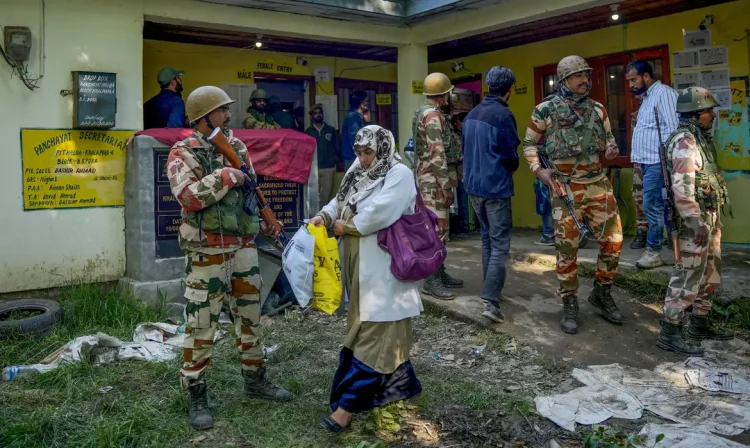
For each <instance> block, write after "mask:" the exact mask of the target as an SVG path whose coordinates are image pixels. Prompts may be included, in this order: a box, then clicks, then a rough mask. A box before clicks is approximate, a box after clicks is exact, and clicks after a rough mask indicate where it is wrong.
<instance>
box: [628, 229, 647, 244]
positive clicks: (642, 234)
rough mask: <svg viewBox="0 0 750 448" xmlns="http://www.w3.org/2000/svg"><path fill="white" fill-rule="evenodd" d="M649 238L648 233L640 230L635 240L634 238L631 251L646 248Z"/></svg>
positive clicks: (636, 233)
mask: <svg viewBox="0 0 750 448" xmlns="http://www.w3.org/2000/svg"><path fill="white" fill-rule="evenodd" d="M647 237H648V231H647V230H643V229H638V230H637V231H636V232H635V238H633V242H632V243H630V248H631V249H643V248H644V247H646V238H647Z"/></svg>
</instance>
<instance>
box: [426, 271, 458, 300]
mask: <svg viewBox="0 0 750 448" xmlns="http://www.w3.org/2000/svg"><path fill="white" fill-rule="evenodd" d="M422 294H427V295H429V296H432V297H434V298H436V299H440V300H452V299H455V298H456V296H455V295H454V294H453V293H452V292H450V291H448V290H447V289H446V288H445V285H444V284H443V281H442V280H441V279H440V271H438V272H437V273H436V274H433V275H431V276H429V277H427V279H426V280H425V281H424V285H423V286H422Z"/></svg>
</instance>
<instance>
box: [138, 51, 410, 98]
mask: <svg viewBox="0 0 750 448" xmlns="http://www.w3.org/2000/svg"><path fill="white" fill-rule="evenodd" d="M331 45H334V44H331ZM298 56H301V57H303V58H304V59H305V60H307V62H308V64H307V66H301V65H297V57H298ZM261 61H273V62H274V63H275V64H276V65H284V66H287V67H291V68H292V72H291V73H289V74H292V75H300V76H314V74H315V67H316V66H328V67H333V74H334V77H335V78H350V79H362V80H371V81H384V82H394V83H395V82H396V80H397V76H396V64H389V63H383V62H377V61H364V60H356V59H344V58H331V57H321V56H309V55H302V54H292V53H277V52H272V51H266V50H255V49H253V50H242V51H240V50H239V49H237V48H227V47H215V46H208V45H193V44H181V43H176V42H162V41H155V40H144V41H143V76H144V78H143V100H144V101H146V100H147V99H149V98H151V97H152V96H154V95H156V94H157V93H159V85H158V83H157V81H156V75H157V74H158V73H159V70H161V69H162V68H163V67H166V66H169V67H174V68H176V69H178V70H184V71H185V72H186V74H185V76H183V77H182V81H183V84H184V86H185V91H186V92H191V91H192V90H193V89H195V88H196V87H199V86H202V85H214V86H221V84H223V83H225V82H235V83H241V82H248V81H247V80H243V79H239V78H238V77H237V72H238V71H242V70H246V71H256V70H255V69H256V67H257V64H258V62H261ZM316 92H317V93H318V94H319V95H333V94H335V92H334V91H333V83H332V82H319V83H316Z"/></svg>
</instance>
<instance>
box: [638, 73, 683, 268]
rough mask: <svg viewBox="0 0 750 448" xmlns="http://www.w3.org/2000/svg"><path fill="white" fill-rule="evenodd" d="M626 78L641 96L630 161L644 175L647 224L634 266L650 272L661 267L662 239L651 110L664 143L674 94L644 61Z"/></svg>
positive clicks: (660, 181) (672, 122) (671, 124)
mask: <svg viewBox="0 0 750 448" xmlns="http://www.w3.org/2000/svg"><path fill="white" fill-rule="evenodd" d="M625 77H626V78H627V80H628V84H629V85H630V90H631V91H632V92H633V94H635V95H642V96H643V103H642V104H641V107H640V108H639V109H638V118H637V122H636V126H635V130H634V131H633V143H632V152H631V154H630V160H631V161H632V162H633V164H635V165H640V168H641V172H642V173H643V211H644V212H645V214H646V219H647V220H648V236H647V238H646V251H645V252H644V253H643V256H642V257H641V258H640V259H639V260H638V261H637V262H636V266H638V267H639V268H641V269H653V268H656V267H659V266H662V265H663V264H664V261H663V260H662V259H661V255H660V252H661V245H662V241H663V239H664V199H663V198H662V188H664V178H663V176H662V171H661V157H660V155H659V132H658V129H657V127H656V114H655V113H654V109H656V110H657V111H658V115H659V125H660V126H661V135H662V138H663V139H666V138H667V137H668V136H669V134H671V133H672V131H674V130H675V129H677V124H678V123H677V112H676V110H675V107H676V104H677V92H675V91H674V90H673V89H672V88H671V87H669V86H667V85H664V84H662V83H661V81H657V80H655V79H654V70H653V68H652V67H651V64H649V63H648V62H646V61H642V60H637V61H633V62H631V63H630V64H628V66H627V68H626V69H625Z"/></svg>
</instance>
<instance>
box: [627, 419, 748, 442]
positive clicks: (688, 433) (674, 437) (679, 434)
mask: <svg viewBox="0 0 750 448" xmlns="http://www.w3.org/2000/svg"><path fill="white" fill-rule="evenodd" d="M660 434H663V435H664V438H663V439H662V440H661V441H660V442H659V444H658V445H656V446H663V447H670V448H740V447H743V446H744V445H742V444H739V443H737V442H732V441H731V440H727V439H723V438H721V437H719V436H715V435H713V434H711V431H709V430H708V429H706V428H704V427H701V426H697V427H694V426H693V425H656V424H653V423H649V424H648V425H646V426H645V427H644V428H643V429H642V430H641V432H640V433H639V434H638V435H645V436H647V439H646V440H645V441H643V442H642V443H635V446H636V447H638V448H652V447H653V446H654V445H655V444H656V437H657V436H659V435H660Z"/></svg>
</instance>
